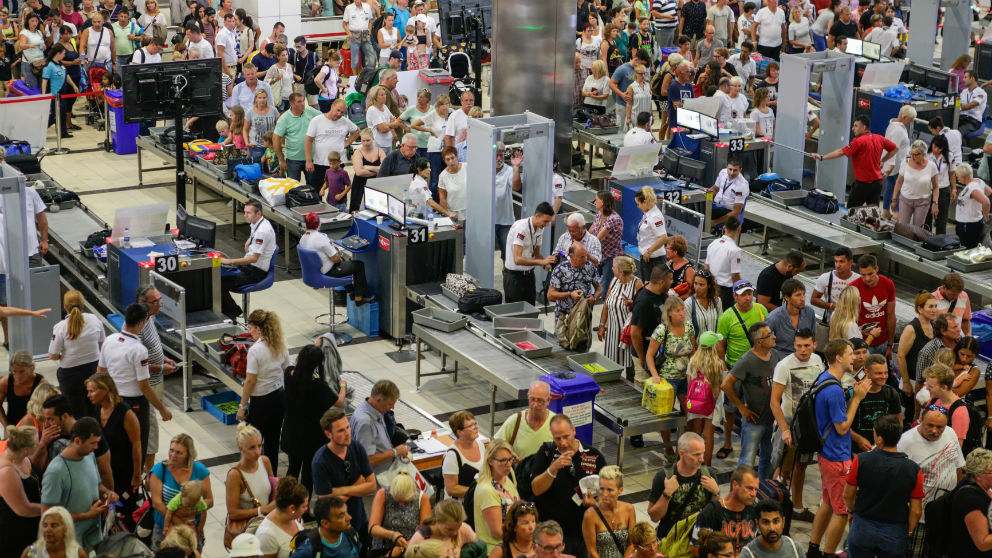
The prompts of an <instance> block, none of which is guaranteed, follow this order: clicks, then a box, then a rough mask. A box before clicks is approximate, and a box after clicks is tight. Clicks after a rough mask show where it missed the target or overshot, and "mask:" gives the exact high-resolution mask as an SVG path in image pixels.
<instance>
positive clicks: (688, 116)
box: [675, 107, 699, 130]
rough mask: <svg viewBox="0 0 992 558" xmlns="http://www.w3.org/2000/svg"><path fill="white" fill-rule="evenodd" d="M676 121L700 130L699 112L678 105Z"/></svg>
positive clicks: (686, 126) (684, 126) (682, 125)
mask: <svg viewBox="0 0 992 558" xmlns="http://www.w3.org/2000/svg"><path fill="white" fill-rule="evenodd" d="M675 123H676V124H678V125H679V126H681V127H683V128H689V129H692V130H699V113H698V112H695V111H692V110H688V109H684V108H682V107H677V108H676V109H675Z"/></svg>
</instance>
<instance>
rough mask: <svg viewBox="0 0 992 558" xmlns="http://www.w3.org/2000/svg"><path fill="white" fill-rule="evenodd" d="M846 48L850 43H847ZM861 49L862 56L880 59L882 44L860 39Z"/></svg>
mask: <svg viewBox="0 0 992 558" xmlns="http://www.w3.org/2000/svg"><path fill="white" fill-rule="evenodd" d="M848 48H850V43H848ZM861 50H862V53H863V56H864V57H865V58H867V59H869V60H876V61H877V60H881V59H882V45H880V44H878V43H873V42H871V41H861Z"/></svg>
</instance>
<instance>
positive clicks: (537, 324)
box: [493, 316, 544, 337]
mask: <svg viewBox="0 0 992 558" xmlns="http://www.w3.org/2000/svg"><path fill="white" fill-rule="evenodd" d="M543 330H544V322H542V321H541V318H517V317H514V316H496V317H495V318H493V331H494V332H495V333H496V336H497V337H499V336H500V335H503V334H504V333H514V332H517V331H543Z"/></svg>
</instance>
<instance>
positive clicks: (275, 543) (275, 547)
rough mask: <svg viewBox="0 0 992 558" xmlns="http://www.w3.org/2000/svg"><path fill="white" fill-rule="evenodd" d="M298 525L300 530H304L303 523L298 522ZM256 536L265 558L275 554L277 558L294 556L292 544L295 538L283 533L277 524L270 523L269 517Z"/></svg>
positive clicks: (264, 520)
mask: <svg viewBox="0 0 992 558" xmlns="http://www.w3.org/2000/svg"><path fill="white" fill-rule="evenodd" d="M296 524H297V525H298V526H299V527H300V529H303V522H302V521H300V520H296ZM255 536H256V537H258V544H259V546H260V547H261V550H262V554H264V555H265V556H268V555H270V554H275V555H276V556H277V558H289V555H290V554H292V545H291V544H290V543H291V542H292V541H293V537H292V536H290V534H289V533H287V532H286V531H283V530H282V528H281V527H279V526H278V525H276V524H275V522H273V521H270V520H269V518H268V517H266V518H265V519H263V520H262V523H261V524H260V525H259V526H258V530H256V531H255Z"/></svg>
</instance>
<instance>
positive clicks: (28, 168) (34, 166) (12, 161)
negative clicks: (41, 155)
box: [5, 154, 41, 174]
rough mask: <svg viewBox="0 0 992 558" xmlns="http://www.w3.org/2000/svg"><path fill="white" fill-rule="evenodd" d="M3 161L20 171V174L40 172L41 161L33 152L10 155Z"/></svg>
mask: <svg viewBox="0 0 992 558" xmlns="http://www.w3.org/2000/svg"><path fill="white" fill-rule="evenodd" d="M5 161H6V162H7V164H8V165H10V166H12V167H14V168H15V169H17V170H18V171H20V173H21V174H38V173H40V172H41V162H40V161H39V160H38V156H37V155H34V154H28V155H10V156H8V157H7V158H6V159H5Z"/></svg>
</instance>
